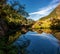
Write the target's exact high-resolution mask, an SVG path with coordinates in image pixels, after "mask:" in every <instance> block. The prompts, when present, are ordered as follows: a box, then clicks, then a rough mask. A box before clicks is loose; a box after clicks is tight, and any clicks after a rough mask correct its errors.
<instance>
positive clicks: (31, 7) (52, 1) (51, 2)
mask: <svg viewBox="0 0 60 54" xmlns="http://www.w3.org/2000/svg"><path fill="white" fill-rule="evenodd" d="M20 3H21V4H25V5H26V11H27V12H28V13H29V15H30V16H29V17H28V18H31V19H33V20H38V19H40V18H41V17H44V16H47V15H48V14H49V13H50V12H51V11H52V10H53V9H54V8H56V6H57V5H58V4H59V0H20Z"/></svg>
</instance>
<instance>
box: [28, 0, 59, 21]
mask: <svg viewBox="0 0 60 54" xmlns="http://www.w3.org/2000/svg"><path fill="white" fill-rule="evenodd" d="M58 4H59V0H52V2H51V3H50V4H49V5H47V6H45V7H43V8H39V9H38V11H36V12H32V13H29V15H30V16H29V17H28V18H32V19H33V20H38V19H39V18H41V17H44V16H47V15H48V14H49V13H51V12H52V11H53V9H55V8H56V7H57V5H58Z"/></svg>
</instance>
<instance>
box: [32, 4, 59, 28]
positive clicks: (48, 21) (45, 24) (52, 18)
mask: <svg viewBox="0 0 60 54" xmlns="http://www.w3.org/2000/svg"><path fill="white" fill-rule="evenodd" d="M59 20H60V4H59V5H58V6H57V7H56V8H55V9H54V10H53V11H52V12H51V13H50V14H49V15H48V16H45V17H43V18H41V19H40V20H38V21H37V22H36V23H35V24H34V25H33V26H32V28H50V27H51V26H52V24H53V23H54V26H55V24H56V25H57V23H59V22H60V21H59ZM59 25H60V24H59Z"/></svg>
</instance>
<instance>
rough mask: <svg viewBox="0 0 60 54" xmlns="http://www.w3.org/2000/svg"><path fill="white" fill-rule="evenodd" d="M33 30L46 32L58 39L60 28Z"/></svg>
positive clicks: (59, 37)
mask: <svg viewBox="0 0 60 54" xmlns="http://www.w3.org/2000/svg"><path fill="white" fill-rule="evenodd" d="M33 31H36V32H38V33H39V34H41V33H43V32H45V33H47V34H52V35H54V36H55V37H56V38H57V39H59V40H60V30H51V29H33Z"/></svg>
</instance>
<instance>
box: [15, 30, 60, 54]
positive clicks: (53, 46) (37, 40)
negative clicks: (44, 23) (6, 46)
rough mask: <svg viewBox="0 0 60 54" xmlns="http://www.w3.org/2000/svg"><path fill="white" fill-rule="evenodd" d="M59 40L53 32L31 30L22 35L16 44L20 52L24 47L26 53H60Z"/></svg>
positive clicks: (19, 52) (19, 53)
mask: <svg viewBox="0 0 60 54" xmlns="http://www.w3.org/2000/svg"><path fill="white" fill-rule="evenodd" d="M58 42H59V40H57V39H56V38H55V37H54V36H53V35H52V34H47V33H44V32H43V33H41V34H38V33H37V32H31V31H29V32H27V33H26V34H24V35H22V36H20V37H19V38H18V39H17V40H16V41H15V42H14V45H15V46H17V47H18V54H21V50H22V49H23V52H24V54H60V46H59V43H58Z"/></svg>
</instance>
